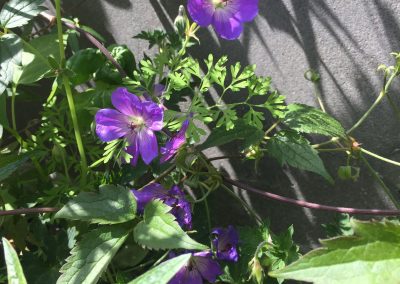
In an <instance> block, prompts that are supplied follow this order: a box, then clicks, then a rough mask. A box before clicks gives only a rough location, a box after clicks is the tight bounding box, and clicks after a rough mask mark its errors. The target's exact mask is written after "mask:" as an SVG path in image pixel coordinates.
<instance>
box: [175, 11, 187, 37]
mask: <svg viewBox="0 0 400 284" xmlns="http://www.w3.org/2000/svg"><path fill="white" fill-rule="evenodd" d="M186 25H187V16H186V11H185V7H183V5H180V6H179V11H178V16H177V17H176V18H175V21H174V26H175V30H176V32H177V33H178V34H179V35H180V36H184V35H185V32H186Z"/></svg>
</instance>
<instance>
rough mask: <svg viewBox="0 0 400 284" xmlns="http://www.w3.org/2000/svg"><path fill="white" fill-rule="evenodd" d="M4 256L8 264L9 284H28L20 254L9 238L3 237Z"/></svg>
mask: <svg viewBox="0 0 400 284" xmlns="http://www.w3.org/2000/svg"><path fill="white" fill-rule="evenodd" d="M3 249H4V258H5V261H6V266H7V279H8V283H9V284H26V283H27V282H26V279H25V275H24V271H23V270H22V266H21V263H20V262H19V259H18V255H17V253H16V251H15V250H14V248H13V246H12V245H11V244H10V243H9V242H8V240H7V239H5V238H3Z"/></svg>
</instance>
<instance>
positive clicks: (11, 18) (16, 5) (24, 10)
mask: <svg viewBox="0 0 400 284" xmlns="http://www.w3.org/2000/svg"><path fill="white" fill-rule="evenodd" d="M43 2H44V0H10V1H9V2H8V3H6V4H5V5H4V6H3V9H2V10H1V12H0V26H1V27H3V28H7V29H12V28H17V27H21V26H23V25H26V24H27V23H28V22H29V21H30V20H32V19H33V18H34V17H36V16H37V15H38V14H39V13H40V12H42V11H44V10H46V8H44V7H42V6H40V5H41V4H42V3H43Z"/></svg>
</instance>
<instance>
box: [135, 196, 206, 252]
mask: <svg viewBox="0 0 400 284" xmlns="http://www.w3.org/2000/svg"><path fill="white" fill-rule="evenodd" d="M170 210H171V207H169V206H167V205H165V204H164V203H162V202H161V201H160V200H154V201H152V202H150V203H149V204H147V205H146V207H145V209H144V217H143V219H144V220H143V221H142V222H140V223H139V224H137V225H136V227H135V230H134V237H135V240H136V242H138V243H139V244H141V245H144V246H146V247H148V248H150V249H179V248H182V249H191V250H205V249H208V247H207V246H205V245H202V244H200V243H198V242H196V241H195V240H193V239H192V238H190V237H189V236H188V235H187V234H186V233H185V232H184V231H183V230H182V229H181V227H180V226H179V224H178V222H176V221H175V217H174V215H172V214H171V213H168V212H169V211H170Z"/></svg>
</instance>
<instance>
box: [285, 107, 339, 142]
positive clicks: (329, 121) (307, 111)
mask: <svg viewBox="0 0 400 284" xmlns="http://www.w3.org/2000/svg"><path fill="white" fill-rule="evenodd" d="M283 123H285V124H286V125H287V126H288V127H289V128H291V129H293V130H296V131H298V132H302V133H314V134H322V135H326V136H333V137H345V136H346V132H345V130H344V128H343V126H342V125H341V124H340V122H338V121H337V120H336V119H334V118H333V117H331V116H330V115H328V114H326V113H324V112H322V111H320V110H318V109H316V108H313V107H310V106H306V105H302V104H291V105H289V106H288V111H287V112H286V114H285V118H284V119H283Z"/></svg>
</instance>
